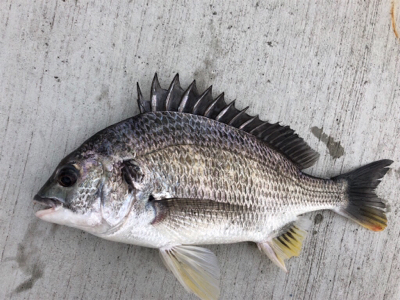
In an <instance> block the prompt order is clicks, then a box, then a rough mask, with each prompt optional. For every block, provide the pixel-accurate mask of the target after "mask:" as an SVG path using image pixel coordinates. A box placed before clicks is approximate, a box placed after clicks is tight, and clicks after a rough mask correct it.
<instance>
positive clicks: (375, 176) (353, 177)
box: [34, 75, 392, 299]
mask: <svg viewBox="0 0 400 300" xmlns="http://www.w3.org/2000/svg"><path fill="white" fill-rule="evenodd" d="M138 106H139V109H140V112H141V114H139V115H137V116H134V117H132V118H129V119H127V120H124V121H122V122H119V123H117V124H114V125H112V126H110V127H108V128H106V129H104V130H102V131H100V132H98V133H97V134H95V135H94V136H93V137H91V138H89V139H88V140H87V141H86V142H84V143H83V144H82V145H81V146H80V147H79V148H78V149H76V150H75V151H73V152H72V153H71V154H69V155H68V156H67V157H65V158H64V159H63V160H62V161H61V162H60V164H59V165H58V166H57V168H56V170H55V171H54V173H53V174H52V175H51V177H50V178H49V180H48V181H47V182H46V183H45V185H44V186H43V187H42V188H41V189H40V191H39V192H38V194H37V195H36V196H35V197H34V200H35V201H37V202H39V203H42V204H43V205H46V206H47V207H48V208H47V209H44V210H40V211H38V212H37V213H36V215H37V216H38V217H39V218H41V219H43V220H45V221H48V222H53V223H57V224H62V225H67V226H71V227H75V228H79V229H82V230H85V231H87V232H90V233H92V234H94V235H96V236H99V237H101V238H104V239H108V240H112V241H116V242H123V243H129V244H135V245H141V246H146V247H153V248H158V249H159V250H160V255H161V258H162V259H163V262H164V263H165V265H166V266H167V268H168V269H170V270H171V271H172V272H173V274H174V275H175V276H176V278H177V279H178V280H179V282H180V283H181V284H182V285H183V287H184V288H185V289H186V290H187V291H189V292H193V293H195V294H196V295H197V296H199V297H200V298H202V299H217V298H218V296H219V278H220V272H219V267H218V262H217V259H216V257H215V255H214V254H213V253H212V252H211V251H210V250H208V249H205V248H202V247H199V246H196V245H202V244H223V243H236V242H243V241H252V242H256V243H257V246H258V248H259V249H260V250H261V251H262V252H263V253H265V254H266V255H267V256H268V257H269V258H270V259H271V260H272V262H274V263H275V264H276V265H277V266H279V267H280V268H282V269H283V270H285V271H287V270H286V266H285V260H287V259H289V258H291V257H293V256H299V255H300V251H301V246H302V242H303V240H304V238H305V235H306V228H307V224H306V223H307V222H306V220H307V219H306V218H304V216H303V214H305V213H307V212H311V211H317V210H322V209H331V210H333V211H335V212H336V213H338V214H340V215H342V216H345V217H347V218H349V219H351V220H353V221H355V222H357V223H358V224H360V225H362V226H364V227H366V228H368V229H370V230H373V231H381V230H383V229H384V228H385V227H386V226H387V219H386V203H385V202H384V201H383V200H382V199H380V198H379V197H378V196H377V195H376V193H375V189H376V187H377V186H378V184H379V182H380V180H381V178H382V177H383V176H384V175H385V174H386V172H387V171H388V167H389V165H390V164H391V163H392V161H391V160H387V159H386V160H380V161H376V162H373V163H370V164H368V165H365V166H363V167H361V168H359V169H356V170H354V171H351V172H349V173H345V174H341V175H339V176H336V177H334V178H331V179H324V178H316V177H312V176H309V175H307V174H306V173H304V172H303V170H304V169H306V168H308V167H310V166H312V165H313V164H314V163H315V162H316V160H317V159H318V153H316V152H315V151H314V150H312V149H311V148H310V147H309V146H308V145H307V143H306V142H305V141H304V140H303V139H302V138H300V137H299V136H298V135H297V134H296V133H295V132H294V130H292V129H291V128H289V127H288V126H282V125H280V124H279V123H269V122H266V121H262V120H260V119H259V118H258V116H250V115H248V114H247V113H246V110H247V108H245V109H242V110H239V109H237V108H236V107H235V104H234V102H231V103H229V104H228V103H226V102H225V99H224V94H223V93H222V94H221V95H219V96H218V97H216V98H215V99H213V97H212V95H211V87H210V88H208V89H207V90H206V91H205V92H203V93H202V94H199V93H198V92H197V89H196V84H195V81H193V82H192V84H191V85H190V86H189V87H188V88H187V89H186V90H184V89H182V88H181V87H180V84H179V77H178V75H177V76H175V78H174V80H173V81H172V83H171V85H170V87H169V89H168V90H165V89H162V88H161V86H160V84H159V82H158V77H157V75H156V76H155V77H154V80H153V83H152V87H151V95H150V100H145V99H144V97H143V95H142V93H141V91H140V89H139V87H138Z"/></svg>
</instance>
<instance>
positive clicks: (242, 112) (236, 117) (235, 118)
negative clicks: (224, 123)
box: [228, 106, 249, 125]
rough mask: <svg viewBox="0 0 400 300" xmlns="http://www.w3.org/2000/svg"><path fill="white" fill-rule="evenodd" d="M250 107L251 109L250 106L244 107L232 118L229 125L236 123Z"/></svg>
mask: <svg viewBox="0 0 400 300" xmlns="http://www.w3.org/2000/svg"><path fill="white" fill-rule="evenodd" d="M248 109H249V106H246V107H245V108H243V109H242V110H241V111H240V112H239V113H238V114H237V115H236V116H234V117H233V118H232V120H231V121H230V122H229V123H228V125H232V124H234V123H235V121H236V120H237V119H239V118H240V117H241V116H243V115H244V114H245V112H246V110H248Z"/></svg>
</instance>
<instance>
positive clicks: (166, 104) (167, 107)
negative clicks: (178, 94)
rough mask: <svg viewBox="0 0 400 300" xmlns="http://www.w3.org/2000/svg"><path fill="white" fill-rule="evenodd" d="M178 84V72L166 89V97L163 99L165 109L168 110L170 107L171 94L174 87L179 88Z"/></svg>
mask: <svg viewBox="0 0 400 300" xmlns="http://www.w3.org/2000/svg"><path fill="white" fill-rule="evenodd" d="M180 86H181V85H180V83H179V74H176V75H175V77H174V79H173V80H172V82H171V85H170V86H169V89H168V93H167V98H166V100H165V110H167V111H168V110H170V109H171V104H172V96H173V95H172V93H173V91H174V90H175V89H176V88H180Z"/></svg>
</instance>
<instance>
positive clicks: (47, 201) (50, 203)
mask: <svg viewBox="0 0 400 300" xmlns="http://www.w3.org/2000/svg"><path fill="white" fill-rule="evenodd" d="M33 201H34V202H35V203H39V204H41V205H45V206H47V208H57V207H58V206H62V205H63V203H64V201H63V200H61V199H58V198H47V197H42V196H40V195H35V197H33Z"/></svg>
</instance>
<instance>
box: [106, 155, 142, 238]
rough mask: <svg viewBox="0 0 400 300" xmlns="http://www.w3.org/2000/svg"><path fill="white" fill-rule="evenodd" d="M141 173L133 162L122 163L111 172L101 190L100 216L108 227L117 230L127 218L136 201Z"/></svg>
mask: <svg viewBox="0 0 400 300" xmlns="http://www.w3.org/2000/svg"><path fill="white" fill-rule="evenodd" d="M142 178H143V173H142V171H141V169H140V167H139V166H138V165H136V164H135V163H134V162H133V161H124V162H122V163H121V164H120V165H118V166H117V167H113V168H111V171H110V172H109V174H108V175H106V178H105V180H104V184H103V186H102V189H101V196H100V199H101V205H100V208H101V214H102V218H103V220H104V221H105V222H107V224H108V225H109V227H110V230H116V229H118V228H119V227H120V226H121V225H122V224H123V223H124V222H125V221H126V219H127V218H128V216H129V213H130V211H131V210H132V207H133V205H134V203H135V201H136V195H137V193H138V187H139V186H140V182H141V180H142Z"/></svg>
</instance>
